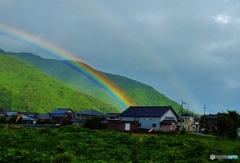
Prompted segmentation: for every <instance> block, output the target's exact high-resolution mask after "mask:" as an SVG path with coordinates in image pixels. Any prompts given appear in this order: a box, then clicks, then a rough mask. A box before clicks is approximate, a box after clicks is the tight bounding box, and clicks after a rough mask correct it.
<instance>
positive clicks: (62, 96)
mask: <svg viewBox="0 0 240 163" xmlns="http://www.w3.org/2000/svg"><path fill="white" fill-rule="evenodd" d="M4 54H5V53H4ZM0 79H1V80H0V106H2V107H6V108H7V109H10V108H11V110H19V111H36V112H49V111H52V110H54V109H56V108H60V107H69V108H72V109H73V110H75V111H80V110H84V109H89V108H92V109H96V110H99V111H102V112H116V111H118V110H117V109H116V108H115V107H112V106H110V105H108V104H106V103H103V102H101V101H99V100H97V99H95V98H93V97H91V96H89V95H85V94H83V93H80V92H78V91H75V90H73V89H71V88H69V87H67V86H66V85H65V84H64V83H62V82H60V81H59V80H56V79H54V78H52V77H50V76H48V75H47V74H44V73H42V72H41V71H40V70H39V69H37V68H36V67H34V66H33V65H31V64H29V63H27V62H25V61H22V60H20V59H19V58H16V57H13V56H8V55H3V54H1V55H0Z"/></svg>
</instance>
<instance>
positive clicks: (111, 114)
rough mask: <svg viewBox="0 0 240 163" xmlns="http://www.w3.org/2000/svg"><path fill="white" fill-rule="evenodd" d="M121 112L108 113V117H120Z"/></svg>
mask: <svg viewBox="0 0 240 163" xmlns="http://www.w3.org/2000/svg"><path fill="white" fill-rule="evenodd" d="M120 114H121V113H107V119H118V120H119V119H120Z"/></svg>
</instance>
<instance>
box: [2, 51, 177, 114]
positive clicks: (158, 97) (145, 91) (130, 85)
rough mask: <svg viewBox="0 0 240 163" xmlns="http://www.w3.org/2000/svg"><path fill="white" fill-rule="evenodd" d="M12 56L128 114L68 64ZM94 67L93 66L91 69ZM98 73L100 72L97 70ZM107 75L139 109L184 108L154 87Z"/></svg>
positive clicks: (17, 54)
mask: <svg viewBox="0 0 240 163" xmlns="http://www.w3.org/2000/svg"><path fill="white" fill-rule="evenodd" d="M5 54H8V55H14V56H16V57H18V58H21V59H23V60H25V61H27V62H29V63H31V64H32V65H34V66H36V67H37V68H38V69H40V70H41V71H43V72H44V73H46V74H48V75H50V76H52V77H54V78H56V79H58V80H60V81H62V82H63V83H65V84H66V85H67V86H68V87H70V88H72V89H74V90H77V91H79V92H82V93H84V94H88V95H90V96H92V97H95V98H97V99H99V100H100V101H103V102H105V103H108V104H109V105H112V106H114V107H116V108H118V109H119V110H124V109H123V108H122V107H121V106H120V105H119V104H118V103H117V102H116V101H115V100H114V99H113V98H112V97H111V96H110V95H109V94H108V93H106V92H105V91H104V90H103V89H102V88H100V87H99V86H97V85H96V84H95V83H93V82H92V81H90V80H89V79H88V78H87V77H85V76H84V75H83V74H81V73H80V72H78V71H76V70H74V69H72V68H71V67H69V66H68V65H67V64H66V63H65V61H62V60H55V59H44V58H42V57H39V56H37V55H35V54H31V53H9V52H8V53H5ZM79 63H80V64H84V65H85V66H89V65H87V64H86V63H82V62H79ZM89 67H91V66H89ZM96 71H98V70H96ZM98 72H99V73H103V74H104V75H105V76H107V77H108V78H109V79H111V80H112V81H113V82H114V83H116V84H117V85H118V86H119V87H120V88H121V89H123V90H124V91H125V92H126V93H127V95H128V96H129V97H130V98H131V100H133V101H134V102H135V103H136V104H137V105H141V106H172V108H173V109H174V110H175V111H176V112H177V113H178V111H179V108H180V105H179V104H178V103H177V102H175V101H173V100H171V99H170V98H168V97H166V96H165V95H163V94H162V93H160V92H158V91H156V90H155V89H154V88H153V87H151V86H149V85H146V84H143V83H141V82H138V81H136V80H132V79H129V78H126V77H124V76H120V75H113V74H109V73H105V72H101V71H98Z"/></svg>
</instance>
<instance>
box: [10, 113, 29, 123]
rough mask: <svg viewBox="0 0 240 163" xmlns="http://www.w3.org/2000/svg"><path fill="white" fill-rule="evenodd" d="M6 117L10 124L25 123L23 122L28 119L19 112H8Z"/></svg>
mask: <svg viewBox="0 0 240 163" xmlns="http://www.w3.org/2000/svg"><path fill="white" fill-rule="evenodd" d="M8 115H9V117H10V118H9V120H10V122H11V123H26V122H25V120H26V121H27V120H28V119H29V118H30V117H28V116H27V115H26V114H24V113H20V112H10V113H8Z"/></svg>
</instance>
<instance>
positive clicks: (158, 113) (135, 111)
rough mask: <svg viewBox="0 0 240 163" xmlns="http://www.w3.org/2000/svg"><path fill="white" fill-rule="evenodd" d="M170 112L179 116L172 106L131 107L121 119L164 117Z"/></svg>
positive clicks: (123, 113)
mask: <svg viewBox="0 0 240 163" xmlns="http://www.w3.org/2000/svg"><path fill="white" fill-rule="evenodd" d="M168 110H172V112H173V113H174V114H175V115H176V117H178V116H177V114H176V112H175V111H174V110H173V109H172V107H171V106H130V107H129V108H128V109H126V110H125V111H124V112H122V114H121V115H120V116H121V117H162V116H163V115H164V114H165V113H166V112H167V111H168Z"/></svg>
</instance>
